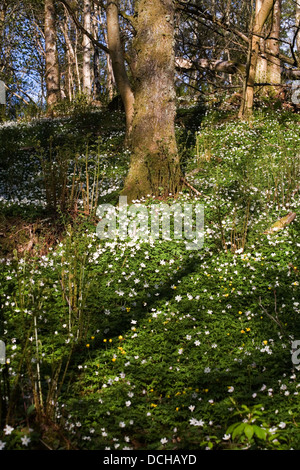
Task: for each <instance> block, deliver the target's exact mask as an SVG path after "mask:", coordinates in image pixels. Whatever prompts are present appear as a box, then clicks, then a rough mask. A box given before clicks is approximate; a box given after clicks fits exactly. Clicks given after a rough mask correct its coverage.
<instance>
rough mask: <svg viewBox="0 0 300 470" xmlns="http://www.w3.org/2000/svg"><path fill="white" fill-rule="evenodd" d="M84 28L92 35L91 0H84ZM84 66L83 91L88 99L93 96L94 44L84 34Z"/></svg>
mask: <svg viewBox="0 0 300 470" xmlns="http://www.w3.org/2000/svg"><path fill="white" fill-rule="evenodd" d="M83 27H84V29H85V30H86V31H87V32H88V33H91V30H92V28H91V0H84V4H83ZM82 46H83V64H82V89H83V93H84V94H85V95H87V97H88V98H90V97H91V95H92V68H91V58H92V44H91V40H90V38H89V37H88V36H87V35H86V34H84V35H83V39H82Z"/></svg>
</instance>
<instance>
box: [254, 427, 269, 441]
mask: <svg viewBox="0 0 300 470" xmlns="http://www.w3.org/2000/svg"><path fill="white" fill-rule="evenodd" d="M252 427H253V429H254V432H255V434H256V436H257V437H258V438H259V439H263V440H264V441H265V440H266V438H267V432H266V431H265V429H262V428H260V427H259V426H256V424H254V425H253V426H252Z"/></svg>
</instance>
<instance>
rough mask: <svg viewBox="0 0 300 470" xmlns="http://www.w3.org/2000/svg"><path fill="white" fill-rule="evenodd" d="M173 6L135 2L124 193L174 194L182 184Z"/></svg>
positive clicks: (154, 0) (166, 1)
mask: <svg viewBox="0 0 300 470" xmlns="http://www.w3.org/2000/svg"><path fill="white" fill-rule="evenodd" d="M173 21H174V5H173V1H172V0H140V1H139V3H138V11H137V23H136V29H137V34H136V37H135V39H134V44H133V47H134V50H135V51H136V63H135V104H134V109H135V113H134V117H133V124H132V132H131V141H132V146H131V148H132V157H131V163H130V169H129V173H128V176H127V178H126V181H125V186H124V189H123V195H126V196H127V197H128V199H129V200H130V201H132V200H134V199H138V198H140V197H142V196H147V195H154V196H159V195H161V196H167V195H168V194H169V193H172V194H176V193H177V192H178V190H179V189H180V186H181V179H180V177H181V174H180V164H179V156H178V151H177V146H176V139H175V129H174V119H175V90H174V75H175V74H174V71H175V57H174V23H173Z"/></svg>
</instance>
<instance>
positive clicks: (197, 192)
mask: <svg viewBox="0 0 300 470" xmlns="http://www.w3.org/2000/svg"><path fill="white" fill-rule="evenodd" d="M180 179H181V181H182V182H183V183H184V184H185V185H186V186H187V187H188V188H190V189H191V190H192V191H194V193H196V194H197V196H202V193H200V192H199V191H198V190H197V189H196V188H194V187H193V186H192V185H191V184H190V183H188V182H187V180H186V179H185V178H183V176H182V177H181V178H180Z"/></svg>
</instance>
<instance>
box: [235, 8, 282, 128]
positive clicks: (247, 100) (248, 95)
mask: <svg viewBox="0 0 300 470" xmlns="http://www.w3.org/2000/svg"><path fill="white" fill-rule="evenodd" d="M275 1H276V0H262V2H261V5H260V8H259V10H258V11H257V10H256V12H255V18H254V24H253V29H252V38H251V45H250V47H251V49H250V54H249V60H248V75H247V77H246V86H245V91H244V97H243V101H242V105H241V109H240V113H239V116H240V118H245V119H248V118H249V117H251V115H252V111H253V101H254V84H255V76H256V69H257V61H258V57H259V45H260V36H261V35H262V31H263V28H264V25H265V23H266V21H267V19H268V16H269V15H270V13H271V11H272V8H273V6H274V3H275Z"/></svg>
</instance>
